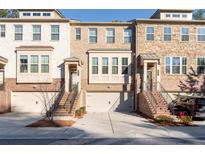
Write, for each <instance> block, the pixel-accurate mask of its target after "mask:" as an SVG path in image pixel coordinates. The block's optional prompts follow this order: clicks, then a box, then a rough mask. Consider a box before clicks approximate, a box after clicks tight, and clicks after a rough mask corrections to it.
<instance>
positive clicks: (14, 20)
mask: <svg viewBox="0 0 205 154" xmlns="http://www.w3.org/2000/svg"><path fill="white" fill-rule="evenodd" d="M0 22H70V20H69V19H65V18H63V19H62V18H61V19H23V18H0Z"/></svg>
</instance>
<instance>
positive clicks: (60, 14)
mask: <svg viewBox="0 0 205 154" xmlns="http://www.w3.org/2000/svg"><path fill="white" fill-rule="evenodd" d="M18 10H19V11H55V12H56V13H57V14H58V15H59V16H60V17H61V18H65V16H64V15H63V14H62V13H61V12H60V11H59V10H58V9H18Z"/></svg>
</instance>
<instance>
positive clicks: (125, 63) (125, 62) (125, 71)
mask: <svg viewBox="0 0 205 154" xmlns="http://www.w3.org/2000/svg"><path fill="white" fill-rule="evenodd" d="M122 74H128V58H125V57H124V58H122Z"/></svg>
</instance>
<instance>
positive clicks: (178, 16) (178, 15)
mask: <svg viewBox="0 0 205 154" xmlns="http://www.w3.org/2000/svg"><path fill="white" fill-rule="evenodd" d="M172 17H173V18H180V14H172Z"/></svg>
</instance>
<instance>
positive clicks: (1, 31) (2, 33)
mask: <svg viewBox="0 0 205 154" xmlns="http://www.w3.org/2000/svg"><path fill="white" fill-rule="evenodd" d="M0 37H6V27H5V25H0Z"/></svg>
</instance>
